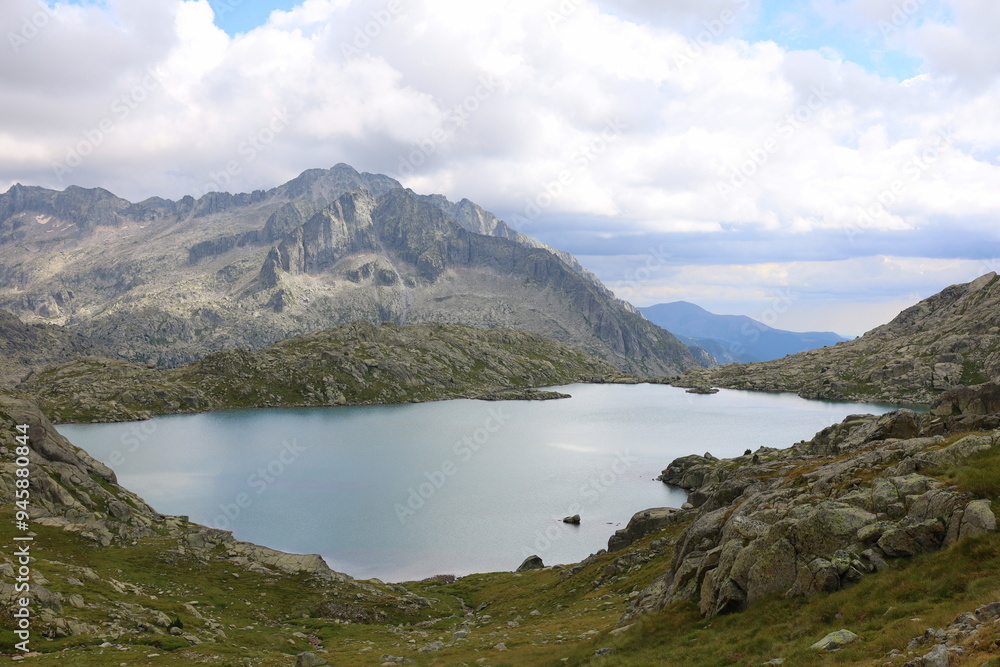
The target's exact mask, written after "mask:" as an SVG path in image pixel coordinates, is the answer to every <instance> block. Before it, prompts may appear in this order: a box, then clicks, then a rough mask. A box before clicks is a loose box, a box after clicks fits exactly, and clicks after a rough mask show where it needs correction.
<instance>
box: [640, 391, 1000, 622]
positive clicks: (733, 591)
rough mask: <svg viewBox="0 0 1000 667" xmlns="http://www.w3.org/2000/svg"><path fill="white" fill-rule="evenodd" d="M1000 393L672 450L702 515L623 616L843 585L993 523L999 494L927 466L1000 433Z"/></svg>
mask: <svg viewBox="0 0 1000 667" xmlns="http://www.w3.org/2000/svg"><path fill="white" fill-rule="evenodd" d="M996 393H997V387H996V386H989V387H979V388H972V389H963V390H961V391H956V392H953V393H952V394H950V395H947V396H945V397H943V398H942V399H941V400H940V401H939V402H938V403H936V405H935V412H936V413H937V414H934V413H929V414H918V413H914V412H912V411H909V410H899V411H897V412H893V413H889V414H887V415H883V416H881V417H874V416H872V415H854V416H851V417H848V418H847V419H845V420H844V421H843V422H842V423H840V424H837V425H834V426H831V427H828V428H826V429H824V430H823V431H821V432H819V433H818V434H816V436H815V437H814V438H813V439H812V440H810V441H809V442H801V443H799V444H797V445H794V446H792V447H791V448H789V449H785V450H774V449H767V448H761V449H759V450H757V452H755V453H753V454H747V455H745V456H742V457H739V458H736V459H728V460H718V459H715V458H714V457H711V456H710V455H708V454H706V455H705V456H687V457H683V458H680V459H677V460H675V461H674V462H673V463H671V464H670V466H669V467H667V469H666V470H664V471H663V474H662V475H661V477H660V479H661V480H662V481H663V482H664V483H667V484H672V485H675V486H680V487H683V488H685V489H688V490H689V491H690V492H691V495H690V497H689V506H688V507H689V509H687V511H686V512H685V513H684V518H685V519H687V520H690V522H691V523H690V524H689V525H688V526H687V527H686V528H685V529H684V531H683V532H682V533H681V534H680V536H679V537H678V538H677V540H676V543H675V546H674V552H673V556H672V560H671V566H670V569H669V571H668V572H667V573H666V574H664V575H663V576H662V577H660V578H659V579H658V580H657V581H656V582H654V583H653V585H651V586H649V587H648V588H646V589H645V590H643V591H642V593H641V594H640V595H639V596H638V597H637V598H636V600H635V602H634V603H633V605H632V606H631V608H630V609H629V611H628V612H626V614H625V616H624V617H623V621H630V620H632V619H634V618H635V617H636V616H638V615H640V614H643V613H646V612H649V611H653V610H656V609H660V608H663V607H664V606H666V605H668V604H670V603H671V602H675V601H693V602H695V603H696V604H698V605H699V608H700V609H701V612H702V613H703V614H705V615H707V616H712V615H716V614H722V613H729V612H736V611H743V610H745V609H747V608H748V607H750V606H751V605H753V604H754V603H755V602H757V601H759V600H761V599H762V598H764V597H766V596H769V595H773V594H775V593H778V594H783V595H786V596H795V595H799V596H809V595H813V594H816V593H820V592H832V591H836V590H838V589H840V588H842V587H845V586H848V585H850V584H853V583H856V582H858V581H859V580H860V579H861V578H862V577H863V576H865V575H866V574H869V573H873V572H877V571H880V570H884V569H886V568H887V567H889V562H890V561H891V560H892V559H893V558H899V557H911V556H915V555H917V554H921V553H925V552H929V551H935V550H937V549H941V548H943V547H946V546H949V545H951V544H954V543H955V542H956V541H958V540H960V539H962V538H964V537H968V536H974V535H979V534H982V533H984V532H991V531H995V530H996V528H997V522H996V517H995V515H994V513H993V510H992V507H991V501H990V500H988V499H981V498H976V497H975V496H973V495H972V494H971V493H967V492H963V491H961V490H959V489H957V488H955V487H949V486H948V485H946V484H944V483H942V482H941V481H940V480H939V479H937V478H935V477H931V476H929V475H928V474H927V473H928V471H933V470H935V469H937V470H940V469H941V468H942V467H945V466H950V465H955V464H957V463H960V462H962V461H964V460H965V459H967V458H968V457H970V456H972V455H974V454H976V453H978V452H983V451H986V450H989V449H991V448H995V447H996V446H997V445H998V444H1000V430H997V429H998V427H1000V415H998V414H996V413H995V412H993V411H991V410H990V408H991V407H993V406H992V404H990V401H991V400H993V399H992V398H990V397H995V395H996ZM963 410H964V412H963ZM971 431H975V433H970V432H971ZM638 517H639V515H637V518H638ZM669 518H673V517H665V519H669Z"/></svg>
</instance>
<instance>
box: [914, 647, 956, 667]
mask: <svg viewBox="0 0 1000 667" xmlns="http://www.w3.org/2000/svg"><path fill="white" fill-rule="evenodd" d="M920 660H921V667H948V664H949V663H950V662H951V659H950V658H949V656H948V649H947V648H946V647H945V646H944V645H943V644H939V645H938V646H935V647H934V648H933V649H931V651H930V652H929V653H927V654H925V655H924V656H923V657H922V658H921V659H920Z"/></svg>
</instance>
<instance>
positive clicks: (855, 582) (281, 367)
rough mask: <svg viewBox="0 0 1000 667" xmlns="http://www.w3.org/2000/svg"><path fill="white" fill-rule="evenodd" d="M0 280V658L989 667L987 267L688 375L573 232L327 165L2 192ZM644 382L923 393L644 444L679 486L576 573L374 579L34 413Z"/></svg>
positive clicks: (993, 380)
mask: <svg viewBox="0 0 1000 667" xmlns="http://www.w3.org/2000/svg"><path fill="white" fill-rule="evenodd" d="M0 277H2V280H0V285H2V286H0V308H2V309H4V310H5V311H7V312H6V313H5V314H3V315H2V316H0V346H2V348H3V353H4V354H3V357H2V365H0V374H2V380H3V383H4V385H3V390H2V393H0V448H2V451H3V457H2V461H0V498H2V501H0V513H5V516H9V517H14V516H15V513H16V511H17V509H18V507H17V505H16V503H17V502H18V500H19V496H18V490H19V488H23V485H22V486H20V487H19V486H18V484H17V479H18V473H17V470H18V469H26V470H28V474H29V478H30V480H31V482H30V488H31V503H30V509H29V510H26V511H28V513H29V515H30V534H31V536H32V537H33V543H32V544H33V546H32V557H31V559H30V570H31V572H32V574H31V580H30V587H29V588H28V589H25V590H21V589H19V588H18V587H17V585H16V584H17V577H18V573H19V568H20V567H21V563H20V562H19V561H18V559H17V557H16V556H15V555H13V554H14V552H13V550H12V549H8V550H6V551H5V552H4V554H3V556H0V572H2V573H3V575H4V576H3V582H2V583H0V599H2V600H3V609H2V610H0V626H2V627H3V629H4V634H3V640H2V642H0V651H2V652H4V653H6V654H9V655H11V656H15V657H23V660H24V661H25V662H26V663H28V662H29V661H30V663H31V664H38V665H67V664H71V665H80V666H87V665H112V664H113V665H121V664H128V665H191V664H208V665H234V666H235V665H240V666H243V665H260V666H271V665H274V666H277V665H288V666H291V665H300V666H310V667H319V666H321V665H327V664H329V665H349V666H354V665H387V664H388V665H393V664H416V665H463V664H464V665H494V666H500V665H564V664H569V665H608V666H610V665H615V666H626V667H628V666H633V665H634V666H640V665H653V664H668V665H730V664H738V665H759V664H785V665H833V664H870V665H875V664H878V665H887V666H897V667H904V666H909V665H922V666H924V667H930V666H932V665H934V666H937V665H977V666H987V665H989V666H996V665H998V664H1000V534H998V532H997V522H996V516H997V512H998V511H1000V384H997V383H998V382H1000V356H998V355H1000V353H998V348H997V346H998V345H1000V279H998V277H997V276H996V275H995V274H992V273H991V274H988V275H986V276H983V277H981V278H979V279H977V280H975V281H973V282H971V283H969V284H965V285H955V286H952V287H949V288H947V289H945V290H943V291H942V292H941V293H940V294H937V295H935V296H933V297H931V298H930V299H927V300H925V301H922V302H921V303H919V304H916V305H914V306H913V307H911V308H909V309H907V310H906V311H904V312H903V313H901V314H900V315H899V316H898V317H896V318H895V319H894V320H893V321H892V322H890V323H888V324H886V325H884V326H882V327H879V328H877V329H875V330H873V331H872V332H869V333H868V334H866V335H865V336H862V337H861V338H859V339H856V340H854V341H849V342H843V341H841V342H837V343H836V344H834V345H831V346H828V347H822V348H818V349H815V350H810V351H805V352H801V353H799V354H795V355H790V356H787V357H784V358H782V359H777V360H773V361H768V362H763V363H748V364H743V363H733V364H726V365H722V366H713V367H708V368H706V367H703V366H702V365H701V364H700V363H699V362H698V360H697V359H701V360H702V361H703V362H705V363H712V361H711V360H710V357H709V358H706V357H705V356H704V355H703V354H702V352H703V351H702V352H699V351H698V350H697V349H694V350H692V349H690V348H689V347H688V346H687V345H686V344H684V343H682V342H681V341H679V340H678V339H677V338H676V337H674V336H673V335H672V334H670V333H669V332H667V331H666V330H663V329H661V328H659V327H657V326H655V325H654V324H652V323H651V322H649V321H648V320H647V319H646V318H645V317H643V315H642V314H641V313H640V312H639V311H638V310H637V309H635V308H634V307H632V306H631V305H630V304H628V303H626V302H624V301H621V300H620V299H617V298H616V297H615V296H614V295H613V294H612V293H611V292H610V291H609V290H607V288H605V287H604V286H603V285H601V284H600V282H599V281H598V280H597V279H596V278H595V277H594V276H593V275H591V274H589V273H588V272H587V271H586V270H585V269H584V268H583V267H582V266H581V265H580V264H579V263H578V262H577V261H576V260H575V259H573V258H572V257H571V256H569V255H567V254H565V253H562V252H560V251H557V250H553V249H551V248H548V247H546V246H544V245H542V244H540V243H538V242H537V241H534V240H532V239H530V238H528V237H525V236H523V235H521V234H519V233H517V232H515V231H514V230H512V229H511V228H509V227H508V226H507V225H506V224H505V223H503V222H502V221H500V220H498V219H497V218H496V217H495V216H492V214H489V213H488V212H486V211H484V210H483V209H481V208H479V207H478V206H476V205H475V204H473V203H472V202H468V201H462V202H459V203H457V204H455V203H452V202H449V201H447V200H445V199H444V198H442V197H439V196H433V195H432V196H422V195H417V194H416V193H414V192H412V191H410V190H406V189H404V188H402V186H401V185H400V184H399V183H397V182H395V181H393V180H392V179H389V178H387V177H384V176H377V175H372V174H360V173H358V172H356V171H355V170H353V169H352V168H350V167H347V166H346V165H338V166H336V167H334V168H333V169H330V170H311V171H308V172H305V173H303V174H302V175H301V176H300V177H298V178H297V179H295V180H293V181H291V182H289V183H286V184H285V185H282V186H279V187H277V188H274V189H272V190H269V191H258V192H254V193H251V194H241V195H230V194H225V193H213V194H210V195H206V196H205V197H202V198H201V199H199V200H197V201H196V200H193V199H191V198H185V199H183V200H181V201H179V202H173V201H168V200H162V199H150V200H147V201H144V202H140V203H131V202H127V201H125V200H122V199H119V198H117V197H115V196H114V195H112V194H111V193H109V192H107V191H104V190H99V189H98V190H84V189H82V188H68V189H67V190H65V191H63V192H54V191H48V190H44V189H41V188H34V187H26V186H15V187H14V188H12V189H11V190H10V191H9V192H7V193H6V194H4V195H2V196H0ZM696 357H697V358H696ZM642 381H655V382H661V383H663V382H667V381H670V382H672V383H674V384H676V385H678V386H683V387H708V388H711V387H713V386H716V387H729V388H735V389H748V390H758V391H794V392H798V393H800V394H801V395H803V396H806V397H810V398H841V399H844V398H846V399H850V400H864V401H885V402H891V403H897V404H898V403H911V404H919V405H920V406H921V408H925V409H926V410H924V409H921V410H920V411H913V410H908V409H900V410H896V411H894V412H890V413H888V414H886V415H882V416H879V417H876V416H873V415H852V416H850V417H848V418H847V419H845V420H843V421H842V422H841V423H839V424H834V425H831V426H829V427H828V428H826V429H824V430H822V431H820V432H819V433H817V434H816V435H815V436H814V437H812V438H811V439H809V440H803V441H800V442H798V443H791V442H790V443H787V447H785V448H763V447H761V448H754V447H753V446H752V443H749V442H748V443H746V444H747V449H748V451H747V453H746V454H744V455H742V456H739V457H735V458H729V459H722V460H720V459H716V458H715V457H713V456H711V455H710V454H708V453H706V454H705V455H698V454H692V455H690V456H685V457H681V458H678V459H677V460H675V461H672V462H671V461H664V462H663V466H664V470H663V472H662V474H661V476H660V480H659V481H650V482H649V483H650V484H660V483H666V484H670V485H673V486H677V487H681V488H683V489H685V490H686V491H688V502H687V503H685V504H684V506H683V507H680V508H636V514H635V515H634V516H633V517H632V519H631V521H629V523H628V525H627V526H626V527H624V528H622V529H621V530H619V531H617V532H615V533H613V534H609V535H608V539H609V541H608V547H607V549H606V550H601V551H600V552H598V553H596V554H594V555H592V556H590V557H589V558H587V559H585V560H583V561H582V562H580V563H575V564H574V563H569V564H557V563H546V562H544V561H543V562H539V561H538V560H535V559H530V560H529V561H527V562H526V563H525V564H524V565H523V566H522V568H520V569H519V570H518V571H516V572H496V573H483V574H474V575H469V576H465V577H461V578H456V577H452V576H449V575H448V574H447V573H441V576H438V577H433V578H431V579H428V580H424V581H419V582H403V583H391V584H387V583H384V582H381V581H378V580H364V581H362V580H356V579H354V578H352V577H351V576H349V574H345V573H339V572H335V571H333V570H331V569H330V568H329V567H328V566H327V564H326V563H325V562H324V561H323V560H322V558H320V557H319V556H315V555H296V554H287V553H282V552H279V551H276V550H273V549H270V548H267V547H265V546H259V545H254V544H249V543H245V542H240V541H239V540H236V539H235V538H234V537H233V535H232V534H231V533H229V532H227V531H222V530H217V529H212V528H208V527H205V526H201V525H198V524H196V523H193V522H191V521H190V520H189V519H188V517H183V516H169V515H164V514H162V513H160V512H158V511H157V510H156V509H155V508H152V507H150V506H149V505H148V504H147V503H146V502H145V501H144V500H143V499H142V498H140V497H139V496H138V495H136V494H135V493H133V492H132V491H130V490H128V489H126V488H124V487H123V486H122V485H121V484H119V482H118V478H117V476H116V474H115V472H114V471H113V470H111V469H110V468H108V467H107V466H105V465H103V464H102V463H100V462H98V461H96V460H95V459H93V458H92V457H91V456H90V455H88V454H87V453H86V452H84V451H83V450H81V449H79V448H78V447H75V446H74V445H73V444H72V443H70V442H69V441H67V440H66V439H65V438H64V437H62V436H61V435H60V434H59V433H58V431H57V430H56V429H55V426H54V423H60V422H67V421H111V420H134V419H144V418H147V417H149V416H151V415H155V414H174V413H181V412H199V411H207V410H216V409H222V408H230V407H270V406H340V405H358V404H373V403H399V402H408V401H429V400H444V399H450V398H457V397H466V398H483V399H488V400H525V399H542V398H558V397H557V396H552V395H549V394H547V393H546V392H544V391H538V390H537V389H536V388H538V387H544V386H549V385H556V384H565V383H568V382H629V383H635V382H642ZM697 398H698V399H704V400H712V397H711V396H704V397H700V396H699V397H697ZM914 407H916V406H914ZM19 426H22V427H26V428H25V429H23V430H26V431H27V436H28V441H29V442H30V452H29V453H28V454H27V459H28V460H27V461H23V460H22V464H23V465H22V464H19V463H18V460H19V459H23V458H24V456H25V455H24V454H23V453H19V447H25V446H26V445H24V444H23V441H20V442H19V441H18V435H19V434H20V431H19V430H18V427H19ZM716 427H717V428H722V427H723V425H721V424H720V425H716ZM734 437H738V436H735V435H734ZM692 449H693V450H697V443H692ZM741 449H742V447H741ZM0 532H2V533H3V537H4V542H5V544H8V545H9V544H14V538H15V537H18V536H22V537H23V536H24V534H25V533H26V532H27V531H23V530H20V529H19V528H18V527H17V526H16V525H15V524H14V523H13V522H12V521H7V520H4V521H3V522H0ZM513 565H516V563H515V564H512V567H513ZM22 599H24V600H26V601H27V604H21V601H22ZM19 608H29V609H30V610H31V628H32V642H31V647H32V653H31V655H30V657H25V656H21V655H18V654H19V653H20V652H19V651H18V649H17V642H18V640H19V638H18V636H17V635H16V634H15V630H17V629H18V627H19V624H20V620H19V618H18V617H16V616H15V610H17V609H19Z"/></svg>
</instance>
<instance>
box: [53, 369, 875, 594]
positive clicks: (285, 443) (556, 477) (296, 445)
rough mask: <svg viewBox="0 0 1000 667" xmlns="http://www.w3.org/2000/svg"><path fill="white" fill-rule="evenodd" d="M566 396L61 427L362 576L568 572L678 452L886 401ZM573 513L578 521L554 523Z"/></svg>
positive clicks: (280, 543)
mask: <svg viewBox="0 0 1000 667" xmlns="http://www.w3.org/2000/svg"><path fill="white" fill-rule="evenodd" d="M554 389H555V390H557V391H563V392H565V393H568V394H571V395H572V398H570V399H561V400H551V401H506V402H484V401H474V400H452V401H442V402H436V403H421V404H405V405H379V406H356V407H334V408H301V409H264V410H229V411H223V412H215V413H210V414H198V415H175V416H165V417H156V418H154V419H152V420H149V421H145V422H133V423H125V424H64V425H61V426H59V427H58V430H59V431H60V432H61V433H62V434H63V435H65V436H66V437H67V438H69V440H70V441H71V442H72V443H73V444H75V445H77V446H79V447H82V448H83V449H85V450H86V451H87V452H89V453H90V454H91V456H93V457H94V458H96V459H98V460H100V461H102V462H104V463H106V464H107V465H109V466H111V467H112V468H113V469H114V470H115V472H116V473H117V475H118V480H119V482H120V483H121V484H122V485H124V486H125V487H126V488H128V489H130V490H132V491H134V492H135V493H137V494H139V495H140V496H141V497H143V498H144V499H145V500H146V501H147V502H148V503H149V504H150V505H151V506H152V507H154V508H155V509H156V510H157V511H159V512H162V513H166V514H182V515H188V516H189V517H190V518H191V520H192V521H196V522H198V523H202V524H205V525H208V526H212V527H215V528H222V529H226V530H232V531H233V532H234V535H235V537H236V538H237V539H240V540H245V541H249V542H255V543H257V544H262V545H266V546H269V547H272V548H275V549H280V550H282V551H290V552H294V553H319V554H321V555H322V556H323V557H324V559H325V560H326V562H327V563H328V564H329V565H330V567H332V568H333V569H334V570H338V571H340V572H345V573H347V574H349V575H351V576H353V577H355V578H358V579H368V578H372V577H377V578H379V579H382V580H384V581H406V580H414V579H422V578H425V577H430V576H433V575H438V574H454V575H464V574H469V573H472V572H490V571H500V570H513V569H515V568H517V566H518V565H520V563H521V561H523V560H524V559H525V558H526V557H527V556H530V555H532V554H537V555H539V556H541V557H542V559H543V561H544V562H545V564H546V565H553V564H558V563H562V564H567V563H574V562H578V561H580V560H582V559H583V558H586V557H587V556H588V555H589V554H591V553H593V552H596V551H597V550H599V549H602V548H606V547H607V542H608V538H609V537H610V536H611V535H612V533H614V531H615V530H617V529H619V528H624V527H625V525H626V524H627V523H628V520H629V518H630V517H631V516H632V515H633V514H634V513H635V512H638V511H640V510H643V509H646V508H650V507H680V506H681V504H682V503H683V502H684V501H685V498H686V494H685V493H684V491H682V490H681V489H676V488H671V487H668V486H666V485H665V484H663V483H661V482H657V481H654V478H655V477H656V476H657V475H659V474H660V472H661V471H662V470H663V469H664V468H666V467H667V465H668V464H669V463H670V462H671V461H672V460H674V459H675V458H677V457H680V456H685V455H688V454H704V453H705V452H710V453H711V454H712V455H713V456H717V457H720V458H725V457H733V456H739V455H741V454H743V452H744V451H745V450H746V449H748V448H749V449H751V450H756V449H757V448H758V447H760V446H767V447H780V448H783V447H788V446H790V445H792V444H794V443H796V442H798V441H800V440H808V439H810V438H811V437H812V436H813V435H814V434H815V433H816V432H817V431H819V430H821V429H822V428H824V427H826V426H829V425H830V424H834V423H837V422H839V421H841V420H842V419H843V418H844V417H846V416H847V415H849V414H856V413H865V412H869V413H874V414H882V413H885V412H888V411H890V410H892V409H894V408H893V407H892V406H885V405H872V404H858V403H838V402H826V401H810V400H805V399H802V398H799V397H798V396H795V395H793V394H768V393H755V392H746V391H731V390H725V389H723V390H721V391H720V392H719V393H718V394H714V395H694V394H688V393H686V392H685V390H684V389H679V388H675V387H670V386H665V385H651V384H642V385H586V384H574V385H569V386H564V387H555V388H554ZM573 514H579V515H580V516H581V519H582V521H581V523H580V525H578V526H577V525H569V524H565V523H563V522H562V518H563V517H565V516H569V515H573Z"/></svg>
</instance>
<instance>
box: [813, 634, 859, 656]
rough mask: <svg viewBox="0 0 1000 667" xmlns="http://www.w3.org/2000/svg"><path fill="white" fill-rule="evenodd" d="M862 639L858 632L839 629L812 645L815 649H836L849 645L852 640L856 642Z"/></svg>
mask: <svg viewBox="0 0 1000 667" xmlns="http://www.w3.org/2000/svg"><path fill="white" fill-rule="evenodd" d="M858 639H860V637H858V636H857V635H856V634H854V633H853V632H851V631H850V630H837V631H836V632H831V633H830V634H828V635H827V636H826V637H823V639H820V640H819V641H818V642H816V643H815V644H813V645H812V646H810V648H811V649H813V650H815V651H836V650H837V649H839V648H842V647H844V646H847V645H848V644H850V643H851V642H856V641H858Z"/></svg>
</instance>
